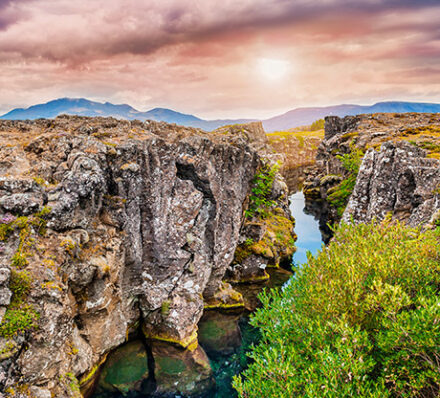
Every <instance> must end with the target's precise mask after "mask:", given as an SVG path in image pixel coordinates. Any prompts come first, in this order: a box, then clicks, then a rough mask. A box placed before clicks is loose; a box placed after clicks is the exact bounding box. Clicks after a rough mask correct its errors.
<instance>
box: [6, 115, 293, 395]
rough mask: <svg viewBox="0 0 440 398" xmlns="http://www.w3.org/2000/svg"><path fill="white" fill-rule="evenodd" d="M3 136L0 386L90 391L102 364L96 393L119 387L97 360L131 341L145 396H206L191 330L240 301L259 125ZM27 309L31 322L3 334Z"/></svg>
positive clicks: (91, 124) (34, 127) (261, 141)
mask: <svg viewBox="0 0 440 398" xmlns="http://www.w3.org/2000/svg"><path fill="white" fill-rule="evenodd" d="M0 141H1V143H2V146H1V149H0V165H1V172H2V176H1V177H0V239H1V242H0V315H1V316H5V317H6V318H7V317H9V318H7V320H6V321H5V320H4V321H3V324H1V325H0V336H1V337H0V352H1V354H0V390H3V391H4V392H5V393H6V394H9V395H11V396H13V395H14V394H15V396H16V397H17V396H20V394H22V395H23V396H36V397H41V398H43V397H46V396H50V395H51V394H52V396H56V397H79V396H80V395H81V393H82V394H84V395H85V396H88V395H90V393H91V392H92V391H93V389H94V388H95V386H96V383H97V380H98V376H99V374H100V372H101V370H102V369H104V370H103V372H104V384H101V387H102V386H103V385H105V380H107V381H108V383H107V384H111V386H112V387H111V388H113V389H116V390H119V391H124V389H126V388H128V387H127V385H126V383H125V382H124V381H123V380H122V381H121V380H115V379H114V378H113V377H112V374H111V366H110V365H111V364H109V365H108V367H109V368H108V369H107V370H106V368H103V366H104V365H103V364H104V363H105V362H106V359H107V357H108V358H113V359H112V361H113V362H117V359H118V354H113V356H112V354H110V356H109V353H112V351H113V350H115V349H116V348H118V347H120V346H121V345H123V344H124V343H125V342H127V341H130V340H131V339H132V338H139V333H141V334H142V336H143V338H142V339H141V341H142V344H143V345H144V346H145V349H146V350H147V351H148V352H150V353H151V356H152V358H153V359H152V361H153V362H151V363H154V366H153V365H151V363H150V364H149V365H148V367H149V368H148V371H149V372H150V373H151V372H153V373H154V380H155V383H156V384H155V385H154V386H153V387H152V386H151V385H149V386H148V388H149V389H150V390H151V389H153V390H154V389H155V391H156V393H157V394H165V395H166V394H168V393H178V392H181V393H182V394H186V395H194V394H198V393H201V392H203V391H205V390H207V389H209V388H211V386H212V376H211V371H210V367H209V362H208V360H207V357H206V354H205V353H204V351H203V349H202V348H201V347H200V346H199V345H198V339H197V324H198V322H199V320H200V318H201V317H202V314H203V311H204V307H205V306H210V307H211V308H212V307H215V306H216V305H219V306H221V305H222V304H224V303H233V304H234V305H235V306H236V305H237V304H238V305H242V304H241V303H242V298H241V295H239V294H238V293H237V292H235V291H234V290H233V289H232V288H231V287H230V286H229V287H228V285H225V284H224V282H222V280H223V278H224V276H225V273H226V272H227V270H228V269H229V267H230V265H231V263H232V262H233V260H234V252H235V249H236V247H237V244H238V243H239V242H240V239H242V238H240V233H241V231H242V228H243V220H244V217H243V214H244V210H245V209H246V206H247V198H248V194H249V192H250V189H251V185H252V179H253V177H254V175H255V173H256V171H257V168H258V167H259V166H260V165H261V162H262V154H263V153H264V151H265V147H266V145H267V142H266V136H265V134H264V130H263V129H262V127H261V124H259V123H253V124H250V125H245V126H232V127H230V128H229V129H222V130H221V131H217V132H213V133H205V132H203V131H201V130H196V129H190V128H183V127H178V126H175V125H168V124H165V123H156V122H150V121H147V122H144V123H141V122H139V121H131V122H129V121H118V120H115V119H112V118H81V117H67V116H62V117H58V118H56V119H55V120H37V121H34V122H20V121H16V122H12V121H2V123H1V124H0ZM277 184H278V185H280V184H281V182H277ZM281 185H282V184H281ZM273 191H274V195H275V196H276V200H278V199H279V198H282V197H283V195H284V193H283V192H282V189H281V190H280V189H278V188H276V186H275V185H274V190H273ZM276 192H278V193H276ZM283 200H284V201H285V197H284V199H283ZM281 207H283V205H281ZM279 211H282V210H279ZM288 238H289V237H288ZM290 238H291V236H290ZM22 272H24V273H22ZM11 273H14V274H13V275H15V276H14V278H15V279H14V280H15V281H17V280H18V286H21V285H20V284H25V285H26V286H25V287H26V288H18V287H17V283H15V284H13V285H11V281H10V275H11ZM17 275H18V276H19V278H18V279H17ZM11 280H12V279H11ZM26 281H28V282H26ZM25 282H26V283H25ZM27 283H28V284H29V286H27ZM11 300H12V302H13V305H11V304H10V302H11ZM22 315H23V316H26V320H29V322H30V321H31V320H32V322H31V324H26V325H21V324H20V325H21V326H20V325H19V324H14V325H15V329H13V330H9V329H8V327H9V326H10V325H12V324H11V322H9V321H8V319H9V320H10V319H11V317H12V318H14V317H15V318H17V317H20V316H22ZM15 318H14V319H15ZM5 325H6V326H5ZM8 325H9V326H8ZM17 325H18V326H17ZM2 327H3V328H2ZM132 336H133V337H132ZM142 344H141V345H142ZM134 349H136V350H138V351H139V353H140V354H139V355H140V356H141V357H142V358H144V353H145V352H144V351H143V350H142V347H138V346H136V347H135V348H134ZM142 358H141V360H142ZM144 359H145V358H144ZM171 362H172V363H171ZM147 364H148V361H147ZM127 366H129V365H127ZM173 372H174V373H173ZM176 372H177V373H178V375H177V373H176ZM144 373H145V372H144ZM144 373H143V374H144ZM109 374H110V376H108V375H109ZM145 374H146V373H145ZM150 376H151V375H150ZM176 378H178V379H179V380H180V381H178V382H177V384H176ZM132 382H133V385H134V387H135V388H136V389H139V388H141V387H142V383H141V382H140V381H139V380H132ZM80 391H81V392H80ZM32 394H33V395H32Z"/></svg>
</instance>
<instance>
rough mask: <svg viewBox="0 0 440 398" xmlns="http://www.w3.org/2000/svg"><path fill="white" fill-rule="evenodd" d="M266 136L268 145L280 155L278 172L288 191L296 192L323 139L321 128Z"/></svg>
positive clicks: (313, 162)
mask: <svg viewBox="0 0 440 398" xmlns="http://www.w3.org/2000/svg"><path fill="white" fill-rule="evenodd" d="M268 137H269V138H268V139H269V143H270V145H271V146H272V148H273V149H274V151H275V152H276V153H277V154H278V155H279V157H280V161H281V169H280V173H281V174H282V176H283V177H284V179H285V181H286V183H287V186H288V187H289V191H290V192H296V191H297V190H299V189H300V188H301V186H302V184H303V182H304V181H305V178H306V176H307V174H308V172H309V169H310V168H311V167H313V166H314V165H315V163H316V154H317V150H318V147H319V144H320V143H321V141H322V139H323V133H322V130H320V131H306V132H296V133H295V132H292V133H291V134H289V133H283V132H281V133H278V134H277V133H271V134H269V135H268Z"/></svg>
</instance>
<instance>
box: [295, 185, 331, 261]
mask: <svg viewBox="0 0 440 398" xmlns="http://www.w3.org/2000/svg"><path fill="white" fill-rule="evenodd" d="M304 206H305V199H304V194H303V193H302V191H298V192H296V193H294V194H293V195H291V196H290V211H291V213H292V216H293V217H294V218H295V221H296V223H295V233H296V235H297V236H298V240H297V241H296V243H295V246H296V248H297V249H296V253H295V254H294V256H293V262H294V264H295V265H301V264H304V263H305V262H307V252H308V251H309V252H310V253H311V254H316V252H317V251H318V250H319V249H321V247H322V244H323V242H322V237H321V232H320V230H319V222H318V220H316V219H315V218H314V217H313V216H312V215H310V214H306V213H305V212H304Z"/></svg>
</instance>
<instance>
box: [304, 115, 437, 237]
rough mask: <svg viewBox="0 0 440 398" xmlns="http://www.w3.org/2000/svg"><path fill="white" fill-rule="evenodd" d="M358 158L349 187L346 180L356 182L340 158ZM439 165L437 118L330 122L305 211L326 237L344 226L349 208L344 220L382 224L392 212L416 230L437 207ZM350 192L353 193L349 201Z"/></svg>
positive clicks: (308, 188) (377, 117)
mask: <svg viewBox="0 0 440 398" xmlns="http://www.w3.org/2000/svg"><path fill="white" fill-rule="evenodd" d="M393 143H397V144H393ZM381 146H382V148H381ZM355 153H357V154H358V155H360V157H359V162H360V161H361V159H362V158H361V156H363V155H365V158H364V161H363V162H362V164H361V165H360V170H359V176H358V179H357V181H356V183H355V184H354V183H353V184H352V185H353V186H352V187H350V184H347V183H346V182H347V179H348V178H353V182H354V181H355V178H356V175H353V173H352V175H351V176H350V172H349V171H348V170H347V169H346V168H344V167H343V163H342V162H341V157H344V156H348V157H349V156H351V155H352V154H355ZM438 159H440V117H439V115H438V114H419V113H406V114H381V113H379V114H373V115H358V116H347V117H345V118H339V117H335V116H329V117H327V118H326V119H325V137H324V140H323V141H322V143H321V144H320V146H319V148H318V152H317V156H316V167H315V168H314V169H313V170H311V171H310V174H309V176H308V178H307V181H306V183H305V184H304V193H305V196H306V206H307V208H308V210H309V211H310V212H312V213H313V214H315V215H317V216H318V217H319V218H320V223H321V226H322V230H324V231H325V230H326V228H325V226H326V224H327V223H330V224H332V223H337V222H339V221H340V219H341V218H342V215H343V211H344V208H345V206H346V205H347V203H348V207H347V210H346V212H345V214H344V219H345V220H348V219H349V218H350V217H353V218H354V219H355V221H356V220H363V221H367V220H370V219H371V218H373V217H376V218H378V219H380V218H383V216H384V214H385V213H388V212H391V213H393V215H394V218H396V219H401V220H405V221H408V222H409V223H410V224H412V225H416V224H417V223H418V222H426V221H427V219H428V218H429V213H430V212H431V211H434V209H435V208H436V206H437V205H436V204H435V203H436V199H435V194H434V193H433V192H434V191H435V184H436V182H435V181H436V178H437V177H436V175H437V171H436V170H437V169H438ZM385 176H387V177H385ZM423 185H426V186H425V187H424V186H423ZM347 186H349V188H351V189H353V188H354V190H353V195H351V199H350V194H351V192H349V191H348V190H347V189H346V188H347ZM335 198H336V199H335ZM349 199H350V202H349ZM428 209H431V210H428ZM422 214H423V215H422ZM431 215H432V214H431ZM327 231H328V230H327Z"/></svg>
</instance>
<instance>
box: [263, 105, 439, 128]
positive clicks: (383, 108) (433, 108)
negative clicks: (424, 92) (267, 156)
mask: <svg viewBox="0 0 440 398" xmlns="http://www.w3.org/2000/svg"><path fill="white" fill-rule="evenodd" d="M378 112H391V113H406V112H420V113H422V112H428V113H438V112H440V104H431V103H421V102H397V101H389V102H378V103H377V104H374V105H371V106H370V105H367V106H363V105H336V106H326V107H316V108H297V109H293V110H291V111H289V112H286V113H284V114H282V115H279V116H275V117H273V118H270V119H266V120H263V126H264V129H265V130H266V131H267V132H270V131H281V130H288V129H290V128H292V127H297V126H305V125H309V124H311V123H313V122H314V121H315V120H318V119H322V118H323V117H325V116H330V115H334V116H348V115H359V114H362V113H378Z"/></svg>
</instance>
